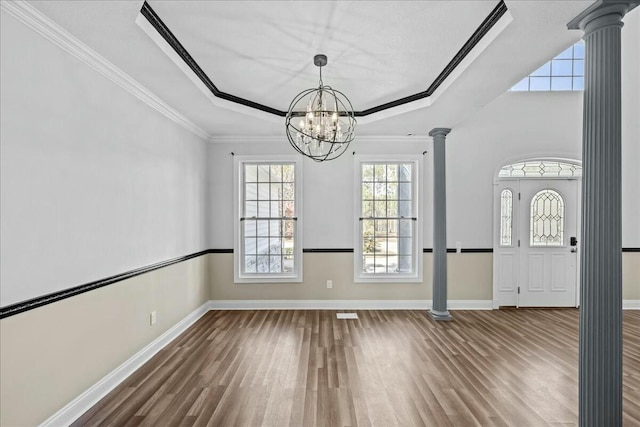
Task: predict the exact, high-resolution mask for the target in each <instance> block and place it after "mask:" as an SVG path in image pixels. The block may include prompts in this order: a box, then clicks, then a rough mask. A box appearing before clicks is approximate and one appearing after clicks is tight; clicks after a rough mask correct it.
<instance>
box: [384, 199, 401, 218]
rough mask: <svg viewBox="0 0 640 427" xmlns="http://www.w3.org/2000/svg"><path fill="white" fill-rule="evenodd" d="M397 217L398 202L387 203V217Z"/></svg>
mask: <svg viewBox="0 0 640 427" xmlns="http://www.w3.org/2000/svg"><path fill="white" fill-rule="evenodd" d="M397 216H399V215H398V202H396V201H395V200H394V201H389V202H387V217H389V218H392V217H397Z"/></svg>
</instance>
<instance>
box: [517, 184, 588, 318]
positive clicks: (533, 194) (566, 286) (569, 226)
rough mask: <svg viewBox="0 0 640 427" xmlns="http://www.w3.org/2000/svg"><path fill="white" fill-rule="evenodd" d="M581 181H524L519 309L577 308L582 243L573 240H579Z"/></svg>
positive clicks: (520, 222) (519, 232)
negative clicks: (579, 249)
mask: <svg viewBox="0 0 640 427" xmlns="http://www.w3.org/2000/svg"><path fill="white" fill-rule="evenodd" d="M578 184H579V181H578V180H569V179H558V180H556V179H523V180H520V200H519V206H520V207H519V218H520V220H519V221H518V222H519V224H518V239H519V242H518V244H519V247H518V249H519V251H518V252H519V257H518V258H519V268H518V287H519V294H518V296H517V301H518V302H517V305H518V306H519V307H576V306H577V295H576V290H577V279H578V275H577V266H578V253H577V250H578V246H577V245H576V244H575V242H572V240H574V239H575V240H577V238H578V233H577V231H578V215H579V212H580V207H579V200H580V198H579V190H580V188H579V185H578ZM572 238H573V239H572ZM572 243H573V245H572Z"/></svg>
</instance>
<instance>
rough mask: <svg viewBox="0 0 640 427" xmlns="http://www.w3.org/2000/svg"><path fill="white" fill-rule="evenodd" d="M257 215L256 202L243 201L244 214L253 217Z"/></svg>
mask: <svg viewBox="0 0 640 427" xmlns="http://www.w3.org/2000/svg"><path fill="white" fill-rule="evenodd" d="M257 215H258V202H252V201H247V202H244V216H246V217H249V218H251V217H255V216H257Z"/></svg>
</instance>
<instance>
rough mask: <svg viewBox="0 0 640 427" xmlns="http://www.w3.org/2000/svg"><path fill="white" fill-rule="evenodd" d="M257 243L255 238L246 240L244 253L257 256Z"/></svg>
mask: <svg viewBox="0 0 640 427" xmlns="http://www.w3.org/2000/svg"><path fill="white" fill-rule="evenodd" d="M256 250H257V242H256V239H255V238H251V239H244V252H245V254H247V255H255V254H256V253H257V252H256Z"/></svg>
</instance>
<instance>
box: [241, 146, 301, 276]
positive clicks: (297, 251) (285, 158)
mask: <svg viewBox="0 0 640 427" xmlns="http://www.w3.org/2000/svg"><path fill="white" fill-rule="evenodd" d="M245 164H258V165H259V164H293V165H294V184H295V190H294V194H295V200H294V203H295V216H294V218H297V219H296V220H295V221H294V224H295V232H294V251H293V255H294V267H293V272H291V273H265V272H262V273H245V272H244V271H243V263H244V258H245V251H244V244H243V241H244V239H243V237H244V236H243V235H242V224H241V217H242V215H243V204H244V201H245V200H244V187H245V185H244V184H245V181H244V175H243V171H244V165H245ZM302 165H303V162H302V159H301V158H300V156H296V155H282V156H234V162H233V169H234V170H233V188H234V193H233V194H234V200H233V215H234V242H233V258H234V259H233V265H234V268H233V275H234V283H300V282H302V281H303V274H302V242H303V239H302V232H303V230H304V228H303V213H302V207H303V201H302V185H303V183H302V179H303V173H302Z"/></svg>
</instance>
